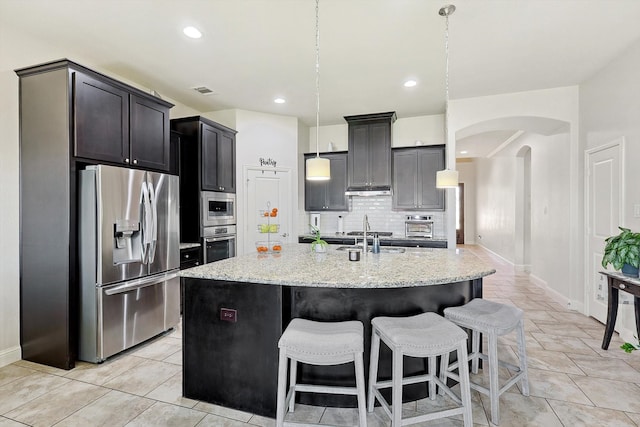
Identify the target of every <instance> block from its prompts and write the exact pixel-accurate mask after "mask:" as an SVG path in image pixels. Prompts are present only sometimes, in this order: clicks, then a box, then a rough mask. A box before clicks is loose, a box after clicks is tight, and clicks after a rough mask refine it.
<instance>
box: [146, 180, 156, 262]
mask: <svg viewBox="0 0 640 427" xmlns="http://www.w3.org/2000/svg"><path fill="white" fill-rule="evenodd" d="M147 186H148V189H149V209H150V210H151V223H150V228H151V230H150V234H151V236H150V237H149V264H151V263H153V261H154V260H155V257H156V246H157V241H158V200H157V199H156V192H155V189H154V188H153V183H152V182H148V183H147Z"/></svg>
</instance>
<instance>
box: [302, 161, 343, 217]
mask: <svg viewBox="0 0 640 427" xmlns="http://www.w3.org/2000/svg"><path fill="white" fill-rule="evenodd" d="M315 156H316V155H315V154H305V155H304V159H305V175H306V164H307V162H306V160H307V159H309V158H313V157H315ZM320 157H323V158H327V159H329V161H330V173H331V179H329V180H328V181H309V180H306V179H305V181H304V209H305V211H347V210H349V200H348V199H347V196H346V195H345V191H346V190H347V153H346V152H335V153H321V154H320Z"/></svg>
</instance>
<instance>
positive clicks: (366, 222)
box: [362, 214, 371, 255]
mask: <svg viewBox="0 0 640 427" xmlns="http://www.w3.org/2000/svg"><path fill="white" fill-rule="evenodd" d="M369 230H371V227H370V226H369V218H368V217H367V214H365V215H364V218H362V252H363V254H364V255H366V254H367V231H369Z"/></svg>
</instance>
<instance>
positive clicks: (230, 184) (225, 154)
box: [217, 132, 236, 193]
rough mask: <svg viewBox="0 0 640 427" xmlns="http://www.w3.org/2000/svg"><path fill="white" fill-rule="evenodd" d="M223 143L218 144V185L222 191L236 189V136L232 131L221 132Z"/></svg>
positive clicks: (233, 190) (229, 191)
mask: <svg viewBox="0 0 640 427" xmlns="http://www.w3.org/2000/svg"><path fill="white" fill-rule="evenodd" d="M220 140H221V143H220V145H219V146H218V149H219V151H218V153H219V155H218V164H217V167H218V186H219V187H221V191H224V192H226V193H235V191H236V162H235V159H236V153H235V147H236V136H235V134H233V133H231V132H221V133H220Z"/></svg>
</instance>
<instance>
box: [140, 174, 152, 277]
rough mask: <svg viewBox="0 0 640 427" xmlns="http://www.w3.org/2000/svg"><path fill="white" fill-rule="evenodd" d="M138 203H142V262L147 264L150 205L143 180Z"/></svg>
mask: <svg viewBox="0 0 640 427" xmlns="http://www.w3.org/2000/svg"><path fill="white" fill-rule="evenodd" d="M140 197H141V200H140V204H141V205H142V221H141V222H142V239H141V244H142V263H143V264H148V263H149V260H148V259H147V258H148V255H149V245H150V243H151V235H150V233H151V215H152V212H151V205H150V203H149V188H148V187H147V183H146V182H145V181H143V182H142V191H141V196H140Z"/></svg>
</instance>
